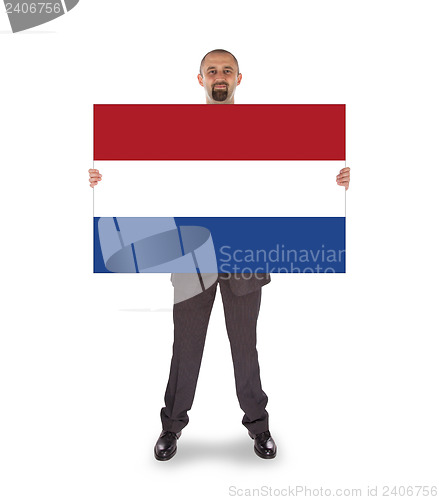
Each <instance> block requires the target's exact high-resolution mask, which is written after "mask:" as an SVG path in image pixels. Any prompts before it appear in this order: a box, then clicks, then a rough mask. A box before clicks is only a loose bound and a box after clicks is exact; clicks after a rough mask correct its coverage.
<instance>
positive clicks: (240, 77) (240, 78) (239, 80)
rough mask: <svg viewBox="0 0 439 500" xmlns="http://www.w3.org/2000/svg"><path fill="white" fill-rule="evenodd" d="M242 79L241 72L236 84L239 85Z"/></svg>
mask: <svg viewBox="0 0 439 500" xmlns="http://www.w3.org/2000/svg"><path fill="white" fill-rule="evenodd" d="M241 80H242V75H241V73H239V75H238V81H237V82H236V85H239V84H240V83H241Z"/></svg>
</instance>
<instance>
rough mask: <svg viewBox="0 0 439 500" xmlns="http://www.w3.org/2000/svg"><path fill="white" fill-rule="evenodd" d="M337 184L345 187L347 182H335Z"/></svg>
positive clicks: (347, 185)
mask: <svg viewBox="0 0 439 500" xmlns="http://www.w3.org/2000/svg"><path fill="white" fill-rule="evenodd" d="M337 184H338V185H339V186H344V187H345V188H346V189H348V187H349V182H337Z"/></svg>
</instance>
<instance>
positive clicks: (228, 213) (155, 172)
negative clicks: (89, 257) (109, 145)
mask: <svg viewBox="0 0 439 500" xmlns="http://www.w3.org/2000/svg"><path fill="white" fill-rule="evenodd" d="M344 166H345V162H344V161H96V162H95V168H97V169H99V171H100V172H101V173H102V181H101V182H100V183H99V185H98V186H96V187H95V188H94V190H95V216H96V217H197V216H198V217H287V216H288V217H344V216H345V189H344V188H343V187H341V186H338V185H337V183H336V175H337V174H338V172H339V171H340V169H341V168H343V167H344Z"/></svg>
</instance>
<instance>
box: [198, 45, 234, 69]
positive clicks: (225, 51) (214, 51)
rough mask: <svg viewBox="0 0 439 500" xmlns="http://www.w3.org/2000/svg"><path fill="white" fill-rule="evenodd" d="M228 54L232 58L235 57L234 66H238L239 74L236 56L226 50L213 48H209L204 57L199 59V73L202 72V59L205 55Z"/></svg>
mask: <svg viewBox="0 0 439 500" xmlns="http://www.w3.org/2000/svg"><path fill="white" fill-rule="evenodd" d="M214 53H215V54H230V55H231V56H232V57H233V59H235V62H236V66H237V67H238V75H239V64H238V59H236V57H235V56H234V55H233V54H232V53H231V52H229V51H228V50H224V49H214V50H211V51H210V52H208V53H207V54H206V55H205V56H204V57H203V59H201V63H200V75H201V76H203V73H202V70H201V68H202V66H203V62H204V60H205V59H206V57H207V56H208V55H209V54H214Z"/></svg>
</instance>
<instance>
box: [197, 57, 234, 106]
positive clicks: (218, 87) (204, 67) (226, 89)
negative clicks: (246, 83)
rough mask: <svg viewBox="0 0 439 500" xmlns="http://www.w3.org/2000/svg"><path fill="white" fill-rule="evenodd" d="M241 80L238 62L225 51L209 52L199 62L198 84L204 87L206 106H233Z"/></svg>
mask: <svg viewBox="0 0 439 500" xmlns="http://www.w3.org/2000/svg"><path fill="white" fill-rule="evenodd" d="M241 79H242V75H241V73H240V72H239V66H238V61H237V60H236V57H235V56H234V55H233V54H231V53H230V52H228V51H227V50H223V49H215V50H211V51H210V52H208V53H207V54H206V55H205V56H204V57H203V59H202V60H201V64H200V74H199V75H198V82H199V83H200V85H201V86H202V87H204V91H205V92H206V102H207V104H234V102H235V89H236V86H237V85H239V84H240V83H241Z"/></svg>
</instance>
